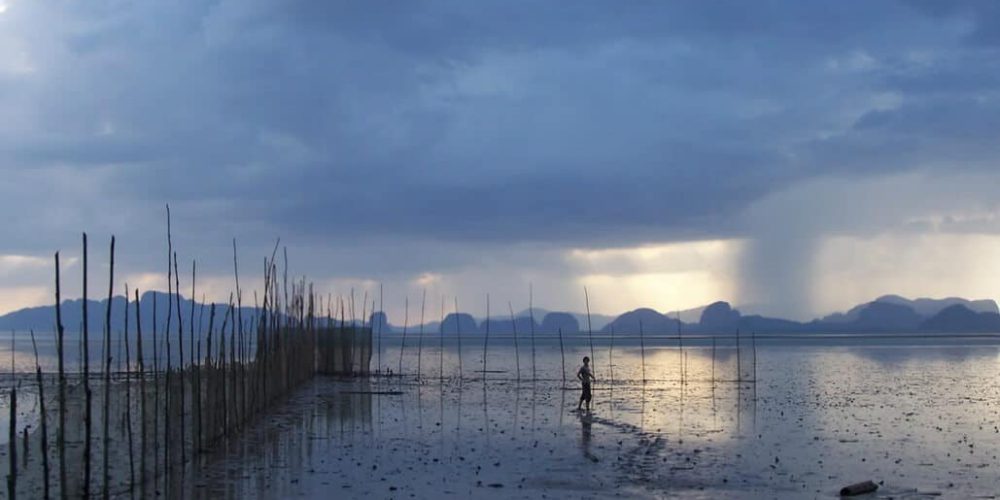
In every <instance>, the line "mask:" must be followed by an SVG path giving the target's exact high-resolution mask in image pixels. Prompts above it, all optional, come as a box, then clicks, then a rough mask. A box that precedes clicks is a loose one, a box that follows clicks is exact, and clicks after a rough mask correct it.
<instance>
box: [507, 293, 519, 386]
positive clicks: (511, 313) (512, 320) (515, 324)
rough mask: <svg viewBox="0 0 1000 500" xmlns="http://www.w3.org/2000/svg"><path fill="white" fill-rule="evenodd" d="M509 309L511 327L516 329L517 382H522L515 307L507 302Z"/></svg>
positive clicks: (515, 357) (515, 361)
mask: <svg viewBox="0 0 1000 500" xmlns="http://www.w3.org/2000/svg"><path fill="white" fill-rule="evenodd" d="M507 309H510V325H511V327H512V328H513V329H514V363H515V366H516V368H517V381H518V382H520V381H521V349H520V348H519V347H518V345H517V321H515V320H514V306H513V305H511V303H510V301H508V302H507Z"/></svg>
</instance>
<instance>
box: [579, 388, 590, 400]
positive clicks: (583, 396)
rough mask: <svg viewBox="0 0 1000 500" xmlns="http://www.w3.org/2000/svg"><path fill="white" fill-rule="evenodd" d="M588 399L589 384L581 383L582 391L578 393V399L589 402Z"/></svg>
mask: <svg viewBox="0 0 1000 500" xmlns="http://www.w3.org/2000/svg"><path fill="white" fill-rule="evenodd" d="M590 399H591V394H590V384H583V392H582V393H580V401H586V402H588V403H589V402H590Z"/></svg>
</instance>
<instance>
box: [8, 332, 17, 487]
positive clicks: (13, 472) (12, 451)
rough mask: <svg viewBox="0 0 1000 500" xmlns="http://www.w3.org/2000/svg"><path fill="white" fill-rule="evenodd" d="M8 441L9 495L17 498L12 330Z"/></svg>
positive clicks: (12, 341) (12, 342) (15, 388)
mask: <svg viewBox="0 0 1000 500" xmlns="http://www.w3.org/2000/svg"><path fill="white" fill-rule="evenodd" d="M8 439H9V440H8V441H7V443H8V444H9V447H10V451H9V452H8V453H7V458H9V459H10V472H9V474H8V475H7V496H8V497H9V498H10V499H11V500H15V499H16V498H17V383H16V382H15V380H14V331H13V330H11V332H10V437H9V438H8Z"/></svg>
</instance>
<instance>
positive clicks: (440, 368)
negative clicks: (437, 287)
mask: <svg viewBox="0 0 1000 500" xmlns="http://www.w3.org/2000/svg"><path fill="white" fill-rule="evenodd" d="M438 333H439V335H438V341H439V342H440V344H441V350H440V351H438V378H439V380H440V383H441V384H442V385H443V384H444V295H442V296H441V321H440V322H438Z"/></svg>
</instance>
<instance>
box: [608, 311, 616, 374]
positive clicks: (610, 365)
mask: <svg viewBox="0 0 1000 500" xmlns="http://www.w3.org/2000/svg"><path fill="white" fill-rule="evenodd" d="M614 355H615V326H614V325H613V324H612V325H611V345H609V346H608V374H609V375H610V377H609V378H608V384H609V385H611V386H612V387H614V385H615V365H614Z"/></svg>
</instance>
